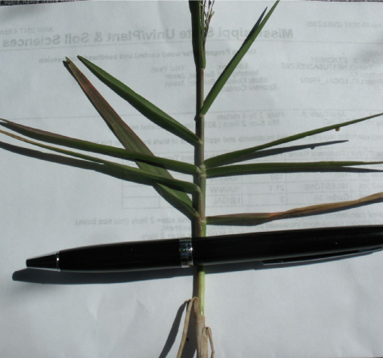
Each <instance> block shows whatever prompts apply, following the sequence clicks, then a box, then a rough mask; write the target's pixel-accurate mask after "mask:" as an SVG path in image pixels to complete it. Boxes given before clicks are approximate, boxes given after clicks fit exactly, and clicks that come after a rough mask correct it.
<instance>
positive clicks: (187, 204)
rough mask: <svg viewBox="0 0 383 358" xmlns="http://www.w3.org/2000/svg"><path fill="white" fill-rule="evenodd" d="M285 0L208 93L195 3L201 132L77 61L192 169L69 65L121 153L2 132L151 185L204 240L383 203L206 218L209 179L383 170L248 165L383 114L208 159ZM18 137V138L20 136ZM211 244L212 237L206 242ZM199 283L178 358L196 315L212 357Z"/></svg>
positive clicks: (19, 128)
mask: <svg viewBox="0 0 383 358" xmlns="http://www.w3.org/2000/svg"><path fill="white" fill-rule="evenodd" d="M278 3H279V0H278V1H277V2H276V3H275V4H274V5H273V6H272V7H271V9H270V10H269V11H267V9H265V10H264V12H263V13H262V14H261V16H260V17H259V18H258V20H257V21H256V23H255V25H254V27H253V28H252V30H251V31H250V33H249V35H248V36H247V38H246V39H245V41H244V42H243V44H242V46H241V47H240V48H239V50H238V52H237V53H236V54H235V55H234V56H233V58H232V60H231V61H230V62H229V63H228V64H227V66H226V68H225V69H224V70H223V71H222V73H221V75H220V76H219V78H218V79H217V80H216V82H215V83H214V85H213V86H212V88H211V90H210V91H209V93H208V94H207V95H206V96H205V93H204V71H205V67H206V56H205V44H206V39H207V33H208V30H209V24H210V20H211V18H212V16H213V5H214V1H207V0H199V1H189V8H190V13H191V27H192V47H193V55H194V63H195V70H196V72H195V73H196V110H195V132H193V131H191V130H189V129H188V128H186V127H185V126H184V125H183V124H182V123H180V122H178V121H177V120H176V119H175V118H172V117H171V116H170V115H168V114H167V113H165V112H164V111H162V110H161V109H160V108H158V107H157V106H155V105H154V104H153V103H151V102H150V101H149V100H147V99H146V98H143V97H142V96H140V95H139V94H138V93H136V92H135V91H133V89H131V88H130V87H129V86H127V85H126V84H124V83H123V82H121V81H120V80H118V79H116V78H115V77H113V75H112V74H109V73H107V72H106V71H104V70H103V69H101V68H100V67H98V66H97V65H96V64H94V63H92V62H90V61H89V60H87V59H85V58H84V57H81V56H79V60H80V61H81V62H82V64H83V65H85V67H86V68H87V69H88V70H90V71H91V72H92V73H93V74H94V75H95V76H96V77H97V78H98V79H99V80H101V82H103V83H104V84H105V85H106V86H108V87H109V88H110V89H112V90H113V91H114V92H115V93H116V94H117V95H119V96H120V97H122V98H123V99H124V100H126V101H127V102H128V103H130V105H131V106H133V107H134V108H135V109H136V110H137V111H139V112H140V113H141V114H142V115H143V116H144V117H146V118H147V119H149V120H150V121H152V122H153V123H155V124H156V125H158V126H159V127H161V128H163V129H164V130H166V131H168V132H170V133H172V134H174V135H176V136H178V137H179V138H180V139H182V140H183V141H185V142H187V143H189V144H191V145H192V146H193V147H194V163H193V164H189V163H185V162H181V161H176V160H171V159H167V158H163V157H158V156H156V155H155V154H153V153H152V152H151V151H150V149H149V148H148V147H147V146H146V145H145V144H144V142H143V141H142V140H141V139H140V138H139V137H138V136H137V135H136V133H135V132H134V131H133V130H132V129H131V128H130V127H129V126H128V125H127V124H126V123H125V122H124V121H123V120H122V119H121V117H120V116H119V115H118V114H117V113H116V111H115V110H114V109H113V108H112V107H111V106H110V105H109V103H108V102H107V101H106V100H105V99H104V98H103V97H102V95H101V94H100V93H99V92H98V91H97V89H96V88H95V87H94V86H93V85H92V83H91V82H90V81H89V80H88V78H87V77H86V76H85V75H84V74H83V73H82V72H81V71H80V69H79V68H78V67H77V66H76V65H75V64H74V63H73V62H72V61H71V60H70V59H66V61H65V66H66V68H67V69H68V71H69V72H70V73H71V75H72V76H73V77H74V79H75V80H76V81H77V82H78V84H79V86H80V87H81V89H82V90H83V92H84V93H85V95H86V96H87V97H88V99H89V100H90V102H91V103H92V104H93V106H94V107H95V109H96V110H97V111H98V113H99V114H100V116H101V117H102V118H103V120H104V121H105V123H106V124H107V126H108V127H109V129H110V130H111V131H112V132H113V134H114V135H115V136H116V138H117V139H118V140H119V141H120V143H121V145H122V146H123V148H118V147H113V146H107V145H101V144H97V143H93V142H88V141H83V140H80V139H76V138H70V137H66V136H62V135H59V134H56V133H50V132H47V131H43V130H40V129H35V128H31V127H27V126H24V125H21V124H18V123H15V122H12V121H10V120H6V119H0V125H1V126H2V127H3V128H5V129H8V130H10V131H12V132H9V131H6V130H0V133H2V134H4V135H8V136H10V137H12V138H14V139H16V140H19V141H23V142H26V143H29V144H33V145H35V146H38V147H41V148H44V149H48V150H50V151H54V152H57V153H59V154H63V155H65V156H71V157H74V158H76V159H77V160H76V166H79V167H84V168H87V169H89V168H92V169H93V170H95V171H98V172H100V173H103V174H107V175H110V176H113V177H116V178H119V179H122V180H128V181H132V182H136V183H139V184H142V185H149V186H152V187H153V188H154V189H155V190H156V191H157V192H158V193H159V195H161V196H162V197H163V198H164V199H165V200H166V201H168V202H169V203H170V204H171V205H172V206H173V207H174V208H176V209H177V210H179V211H180V212H181V213H182V214H184V215H185V216H186V217H187V218H188V219H189V220H190V221H191V231H192V236H193V237H205V236H206V227H207V225H236V226H252V225H259V224H262V223H265V222H269V221H273V220H280V219H287V218H296V217H303V216H310V215H318V214H323V213H331V212H336V211H340V210H346V209H350V208H355V207H358V206H363V205H370V204H373V203H377V202H381V201H382V200H383V193H376V194H373V195H370V196H367V197H364V198H360V199H357V200H352V201H345V202H338V203H327V204H320V205H312V206H307V207H303V208H295V209H291V210H287V211H284V212H273V213H244V214H228V215H219V216H207V215H206V181H207V180H208V179H209V178H216V177H223V176H238V175H250V174H270V173H301V172H342V171H347V172H352V171H355V170H356V169H354V167H356V166H357V167H359V166H362V165H371V164H382V163H383V162H381V161H375V162H364V161H332V162H329V161H327V162H293V163H285V162H284V163H275V162H273V163H264V162H262V163H253V164H235V163H242V162H244V161H247V160H249V159H256V158H259V157H262V158H265V157H267V156H271V155H275V154H281V153H287V152H290V151H294V150H304V149H308V148H315V147H319V146H323V145H334V144H338V143H341V142H343V141H332V142H325V143H312V144H308V145H297V146H293V147H292V146H289V147H279V146H280V145H282V144H286V143H291V142H295V141H298V140H300V139H302V138H305V137H308V136H313V135H316V134H320V133H324V132H327V131H332V130H335V129H339V128H340V127H344V126H349V125H353V124H356V123H358V122H363V121H366V120H369V119H372V118H375V117H378V116H381V115H382V114H383V113H379V114H375V115H371V116H367V117H363V118H359V119H354V120H350V121H347V122H343V123H337V124H335V125H331V126H326V127H322V128H317V129H313V130H310V131H306V132H302V133H298V134H295V135H292V136H288V137H285V138H281V139H278V140H275V141H272V142H269V143H265V144H262V145H258V146H255V147H250V148H245V149H241V150H237V151H233V152H230V153H225V154H221V155H217V156H214V157H211V158H208V159H205V148H204V144H205V138H204V129H205V124H204V122H205V115H206V114H207V113H208V111H209V109H210V107H211V105H212V104H213V102H214V101H215V99H216V98H217V96H218V95H219V94H220V92H221V90H222V88H223V87H224V85H225V83H226V82H227V81H228V79H229V78H230V76H231V74H232V73H233V72H234V70H235V69H236V67H237V66H238V64H239V63H240V61H241V60H242V58H243V57H244V56H245V55H246V52H247V51H248V50H249V48H250V47H251V45H252V44H253V42H254V41H255V39H256V38H257V36H258V35H259V33H260V32H261V30H262V29H263V27H264V26H265V25H266V23H267V21H268V19H269V18H270V16H271V15H272V14H273V12H274V10H275V9H276V7H277V5H278ZM15 133H17V134H15ZM44 143H49V144H53V145H59V146H61V147H66V148H69V149H63V148H59V147H56V146H52V145H48V144H44ZM76 150H81V151H85V152H90V153H91V154H92V153H93V154H92V155H88V154H83V153H80V152H78V151H76ZM96 154H101V155H104V156H109V157H110V158H111V160H105V159H101V158H99V157H97V156H95V155H96ZM112 159H123V160H127V161H132V162H134V163H136V164H137V166H138V168H136V167H132V166H129V165H125V164H121V163H118V162H116V161H113V160H112ZM357 170H358V172H361V171H362V172H363V171H364V172H373V171H374V170H372V169H363V168H358V169H357ZM169 171H175V172H179V173H186V174H190V175H192V176H193V181H182V180H178V179H175V178H173V176H172V175H171V174H170V173H169ZM207 240H208V239H207ZM195 280H196V283H197V287H198V292H197V293H196V297H194V298H193V299H192V300H190V302H189V306H188V309H187V315H186V320H185V328H184V333H183V338H182V341H181V346H180V349H179V353H178V357H180V356H181V354H182V350H183V347H184V344H185V340H186V333H187V330H188V324H189V318H190V314H191V312H192V310H193V312H194V314H195V330H196V337H197V355H198V358H206V357H207V356H208V344H209V343H210V345H211V347H213V346H212V337H211V331H210V330H209V328H207V327H205V317H204V316H205V312H204V296H205V270H204V267H202V266H201V267H197V269H196V273H195Z"/></svg>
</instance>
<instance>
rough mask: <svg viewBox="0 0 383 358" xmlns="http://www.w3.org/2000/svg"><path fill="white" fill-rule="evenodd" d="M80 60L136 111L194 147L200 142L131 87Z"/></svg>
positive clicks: (81, 58)
mask: <svg viewBox="0 0 383 358" xmlns="http://www.w3.org/2000/svg"><path fill="white" fill-rule="evenodd" d="M78 58H79V59H80V61H81V62H82V63H83V64H84V65H85V66H86V67H87V68H88V69H89V70H90V71H91V72H92V73H93V74H94V75H95V76H96V77H97V78H98V79H99V80H100V81H102V82H103V83H104V84H105V85H107V86H108V87H109V88H110V89H112V90H113V91H114V92H115V93H117V94H118V95H119V96H120V97H122V98H123V99H125V100H126V101H128V102H129V103H130V104H131V105H132V106H133V107H134V108H135V109H136V110H138V111H139V112H140V113H141V114H143V115H144V116H145V117H146V118H148V119H149V120H151V121H152V122H153V123H155V124H157V125H158V126H160V127H161V128H164V129H166V130H167V131H169V132H171V133H173V134H174V135H176V136H178V137H180V138H181V139H183V140H185V141H186V142H188V143H190V144H192V145H196V144H198V143H199V142H200V140H199V138H198V137H197V136H196V135H195V134H194V133H193V132H192V131H190V130H189V129H188V128H186V127H185V126H184V125H182V124H181V123H179V122H178V121H176V120H175V119H174V118H172V117H170V116H169V115H168V114H166V113H165V112H164V111H162V110H161V109H159V108H158V107H156V106H155V105H154V104H152V103H151V102H149V101H148V100H147V99H145V98H144V97H142V96H140V95H139V94H137V93H136V92H134V91H133V90H132V89H131V88H130V87H128V86H126V85H125V84H124V83H122V82H121V81H119V80H118V79H116V78H115V77H113V76H111V75H110V74H109V73H107V72H106V71H104V70H103V69H101V68H100V67H98V66H96V65H95V64H93V63H92V62H90V61H88V60H87V59H85V58H84V57H81V56H78Z"/></svg>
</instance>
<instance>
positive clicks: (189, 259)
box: [179, 237, 193, 267]
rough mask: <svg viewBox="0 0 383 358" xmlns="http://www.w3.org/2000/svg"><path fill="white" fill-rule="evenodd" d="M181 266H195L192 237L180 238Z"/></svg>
mask: <svg viewBox="0 0 383 358" xmlns="http://www.w3.org/2000/svg"><path fill="white" fill-rule="evenodd" d="M179 241H180V259H181V267H190V266H193V246H192V240H191V238H190V237H186V238H182V239H179Z"/></svg>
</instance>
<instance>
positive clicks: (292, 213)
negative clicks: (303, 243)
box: [206, 192, 383, 226]
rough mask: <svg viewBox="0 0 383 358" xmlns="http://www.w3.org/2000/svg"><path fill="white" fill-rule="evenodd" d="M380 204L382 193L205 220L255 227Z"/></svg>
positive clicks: (210, 223)
mask: <svg viewBox="0 0 383 358" xmlns="http://www.w3.org/2000/svg"><path fill="white" fill-rule="evenodd" d="M381 202H383V192H381V193H376V194H373V195H369V196H365V197H363V198H360V199H357V200H350V201H342V202H337V203H326V204H319V205H311V206H306V207H302V208H296V209H292V210H287V211H282V212H276V213H244V214H231V215H218V216H209V217H207V218H206V220H207V224H208V225H229V226H231V225H233V226H255V225H260V224H264V223H266V222H270V221H274V220H281V219H292V218H299V217H305V216H313V215H320V214H329V213H334V212H338V211H343V210H349V209H353V208H357V207H361V206H365V205H371V204H376V203H381Z"/></svg>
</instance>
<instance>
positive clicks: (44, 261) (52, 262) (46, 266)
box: [26, 253, 59, 271]
mask: <svg viewBox="0 0 383 358" xmlns="http://www.w3.org/2000/svg"><path fill="white" fill-rule="evenodd" d="M26 264H27V267H29V268H35V269H42V270H55V271H56V270H59V266H58V255H57V254H56V253H54V254H49V255H44V256H39V257H33V258H30V259H27V262H26Z"/></svg>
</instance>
